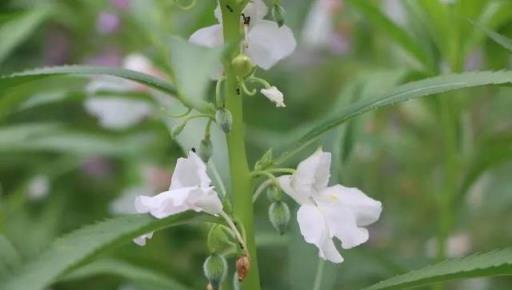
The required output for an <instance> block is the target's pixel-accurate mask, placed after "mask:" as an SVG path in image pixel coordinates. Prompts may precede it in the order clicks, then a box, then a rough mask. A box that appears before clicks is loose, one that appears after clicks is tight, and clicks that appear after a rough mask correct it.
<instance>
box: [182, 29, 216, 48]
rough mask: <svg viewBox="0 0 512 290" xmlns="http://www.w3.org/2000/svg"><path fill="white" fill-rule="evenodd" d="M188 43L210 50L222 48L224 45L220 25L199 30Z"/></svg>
mask: <svg viewBox="0 0 512 290" xmlns="http://www.w3.org/2000/svg"><path fill="white" fill-rule="evenodd" d="M189 41H190V42H191V43H194V44H197V45H200V46H205V47H210V48H214V47H219V46H222V44H223V43H224V36H223V33H222V25H220V24H215V25H212V26H208V27H205V28H201V29H199V30H197V31H196V32H194V33H193V34H192V35H191V36H190V38H189Z"/></svg>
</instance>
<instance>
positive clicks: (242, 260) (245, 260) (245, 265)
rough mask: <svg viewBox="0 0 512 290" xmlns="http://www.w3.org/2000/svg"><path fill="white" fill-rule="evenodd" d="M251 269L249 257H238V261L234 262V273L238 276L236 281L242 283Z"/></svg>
mask: <svg viewBox="0 0 512 290" xmlns="http://www.w3.org/2000/svg"><path fill="white" fill-rule="evenodd" d="M250 269H251V261H250V260H249V257H247V256H246V255H243V256H240V257H239V258H238V260H236V273H237V275H238V281H243V280H244V279H245V278H246V277H247V274H249V270H250Z"/></svg>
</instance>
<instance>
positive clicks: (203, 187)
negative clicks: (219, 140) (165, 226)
mask: <svg viewBox="0 0 512 290" xmlns="http://www.w3.org/2000/svg"><path fill="white" fill-rule="evenodd" d="M135 209H136V210H137V212H138V213H149V214H151V215H152V216H154V217H155V218H157V219H163V218H166V217H168V216H171V215H175V214H179V213H182V212H185V211H188V210H193V211H196V212H203V211H204V212H206V213H209V214H212V215H216V214H220V213H221V212H222V202H221V200H220V199H219V196H218V195H217V192H215V190H214V188H213V186H212V185H211V180H210V178H209V177H208V174H207V172H206V164H205V163H204V162H203V161H202V160H201V158H199V156H197V154H195V153H194V152H190V153H189V156H188V157H187V158H179V159H178V162H177V163H176V168H175V170H174V173H173V175H172V178H171V186H170V187H169V190H168V191H164V192H162V193H160V194H157V195H155V196H152V197H151V196H143V195H140V196H138V197H137V198H136V199H135ZM149 237H150V236H149V234H146V235H145V238H149ZM142 240H144V237H139V238H137V239H135V240H134V241H135V242H136V243H138V244H140V243H142Z"/></svg>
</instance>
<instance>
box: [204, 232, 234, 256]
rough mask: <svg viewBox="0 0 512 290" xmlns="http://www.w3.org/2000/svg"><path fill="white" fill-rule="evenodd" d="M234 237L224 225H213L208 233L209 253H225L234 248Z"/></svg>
mask: <svg viewBox="0 0 512 290" xmlns="http://www.w3.org/2000/svg"><path fill="white" fill-rule="evenodd" d="M234 239H235V237H234V236H233V234H232V233H231V230H230V229H229V228H228V227H226V226H224V225H214V226H213V227H212V228H211V229H210V232H209V233H208V249H209V250H210V252H211V253H225V252H228V251H230V250H232V249H234V248H236V243H235V242H233V240H234Z"/></svg>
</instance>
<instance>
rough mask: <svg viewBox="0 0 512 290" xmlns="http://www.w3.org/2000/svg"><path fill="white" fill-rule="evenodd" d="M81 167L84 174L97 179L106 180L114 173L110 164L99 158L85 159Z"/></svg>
mask: <svg viewBox="0 0 512 290" xmlns="http://www.w3.org/2000/svg"><path fill="white" fill-rule="evenodd" d="M81 167H82V170H83V171H84V173H85V174H87V175H89V176H90V177H94V178H98V179H105V178H108V177H109V176H111V175H112V173H113V172H114V166H113V164H112V162H111V161H110V160H109V159H107V158H105V157H101V156H94V157H90V158H88V159H86V160H85V161H84V163H82V166H81Z"/></svg>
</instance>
